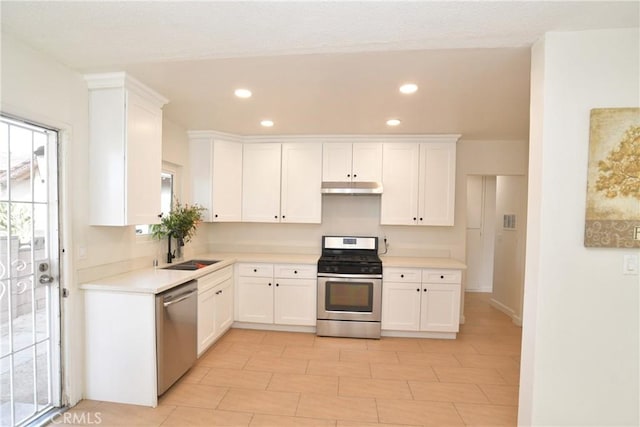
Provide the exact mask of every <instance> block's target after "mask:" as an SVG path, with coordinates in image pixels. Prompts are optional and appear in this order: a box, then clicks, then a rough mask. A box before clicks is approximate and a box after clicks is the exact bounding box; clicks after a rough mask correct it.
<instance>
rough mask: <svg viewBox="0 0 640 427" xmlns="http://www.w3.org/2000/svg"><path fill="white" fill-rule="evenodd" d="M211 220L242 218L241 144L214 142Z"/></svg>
mask: <svg viewBox="0 0 640 427" xmlns="http://www.w3.org/2000/svg"><path fill="white" fill-rule="evenodd" d="M211 200H212V205H213V206H212V208H211V209H212V211H211V220H212V221H213V222H233V221H240V220H241V218H242V144H240V143H237V142H227V141H220V140H215V141H214V142H213V171H212V176H211Z"/></svg>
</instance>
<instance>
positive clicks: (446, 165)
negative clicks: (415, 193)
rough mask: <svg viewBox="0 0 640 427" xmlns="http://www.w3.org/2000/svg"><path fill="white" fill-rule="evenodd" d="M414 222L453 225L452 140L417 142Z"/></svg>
mask: <svg viewBox="0 0 640 427" xmlns="http://www.w3.org/2000/svg"><path fill="white" fill-rule="evenodd" d="M419 184H420V189H419V203H418V214H419V217H418V223H419V224H421V225H453V222H454V213H455V212H454V211H455V198H456V144H455V142H436V143H421V144H420V180H419Z"/></svg>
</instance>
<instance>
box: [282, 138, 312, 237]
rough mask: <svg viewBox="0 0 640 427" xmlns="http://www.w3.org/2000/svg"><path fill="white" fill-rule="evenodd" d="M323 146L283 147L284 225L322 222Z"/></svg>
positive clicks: (301, 145) (297, 144)
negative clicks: (288, 223) (287, 223)
mask: <svg viewBox="0 0 640 427" xmlns="http://www.w3.org/2000/svg"><path fill="white" fill-rule="evenodd" d="M321 165H322V144H320V143H288V144H282V191H281V195H280V196H281V199H280V212H281V222H296V223H315V224H319V223H321V222H322V194H321V193H320V186H321V183H322V166H321Z"/></svg>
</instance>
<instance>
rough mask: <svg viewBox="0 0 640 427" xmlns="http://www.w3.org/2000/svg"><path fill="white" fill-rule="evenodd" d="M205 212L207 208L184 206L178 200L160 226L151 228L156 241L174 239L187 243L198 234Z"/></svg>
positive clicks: (196, 205)
mask: <svg viewBox="0 0 640 427" xmlns="http://www.w3.org/2000/svg"><path fill="white" fill-rule="evenodd" d="M204 211H205V208H203V207H202V206H199V205H198V204H193V205H188V204H185V205H182V204H180V202H179V201H178V200H177V199H176V200H175V201H174V204H173V208H172V209H171V211H170V212H169V214H167V215H163V216H162V219H161V220H160V224H153V225H152V226H151V235H152V236H153V237H154V238H156V239H163V238H165V237H168V236H169V237H174V238H176V239H178V241H180V242H181V243H187V242H189V241H190V240H191V238H192V237H193V236H194V235H195V234H196V228H197V227H198V225H199V224H200V223H201V222H202V213H203V212H204Z"/></svg>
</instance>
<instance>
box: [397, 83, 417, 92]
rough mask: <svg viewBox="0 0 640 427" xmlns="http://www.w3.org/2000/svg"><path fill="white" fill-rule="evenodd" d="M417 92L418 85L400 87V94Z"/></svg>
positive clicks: (406, 84) (410, 84) (409, 84)
mask: <svg viewBox="0 0 640 427" xmlns="http://www.w3.org/2000/svg"><path fill="white" fill-rule="evenodd" d="M417 90H418V85H417V84H415V83H405V84H403V85H402V86H400V92H402V93H404V94H410V93H414V92H415V91H417Z"/></svg>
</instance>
